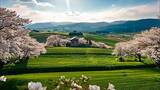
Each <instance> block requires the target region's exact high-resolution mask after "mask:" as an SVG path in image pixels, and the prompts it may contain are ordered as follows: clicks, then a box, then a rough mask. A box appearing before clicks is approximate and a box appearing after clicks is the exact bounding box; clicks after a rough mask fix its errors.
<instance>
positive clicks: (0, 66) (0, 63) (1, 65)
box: [0, 60, 4, 69]
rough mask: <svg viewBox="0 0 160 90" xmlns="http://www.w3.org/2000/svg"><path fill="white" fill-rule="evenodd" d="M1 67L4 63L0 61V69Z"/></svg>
mask: <svg viewBox="0 0 160 90" xmlns="http://www.w3.org/2000/svg"><path fill="white" fill-rule="evenodd" d="M3 66H4V62H2V61H1V60H0V69H2V68H3Z"/></svg>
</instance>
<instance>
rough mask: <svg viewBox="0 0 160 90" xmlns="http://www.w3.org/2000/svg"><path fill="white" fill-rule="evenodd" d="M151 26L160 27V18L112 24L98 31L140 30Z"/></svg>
mask: <svg viewBox="0 0 160 90" xmlns="http://www.w3.org/2000/svg"><path fill="white" fill-rule="evenodd" d="M151 27H160V20H159V19H141V20H135V21H125V22H123V23H117V24H111V25H108V26H104V27H101V28H98V29H97V32H98V33H123V32H140V31H143V30H146V29H150V28H151Z"/></svg>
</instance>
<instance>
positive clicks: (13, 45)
mask: <svg viewBox="0 0 160 90" xmlns="http://www.w3.org/2000/svg"><path fill="white" fill-rule="evenodd" d="M29 22H30V21H29V20H28V19H23V18H20V16H18V15H17V14H16V12H15V11H11V10H8V9H6V8H0V66H2V65H3V64H6V63H10V62H12V63H15V62H19V61H21V60H25V59H27V58H28V57H30V56H38V55H40V54H41V53H45V51H46V50H45V47H44V45H43V44H41V43H39V42H37V41H36V40H35V39H33V38H31V37H30V36H29V32H30V31H29V30H26V29H25V28H23V26H24V25H25V24H28V23H29Z"/></svg>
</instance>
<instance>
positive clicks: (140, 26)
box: [26, 19, 160, 33]
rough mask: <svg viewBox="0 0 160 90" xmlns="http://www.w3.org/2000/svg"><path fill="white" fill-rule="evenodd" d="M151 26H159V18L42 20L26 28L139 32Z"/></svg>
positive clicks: (66, 30)
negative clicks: (113, 20) (107, 20)
mask: <svg viewBox="0 0 160 90" xmlns="http://www.w3.org/2000/svg"><path fill="white" fill-rule="evenodd" d="M151 27H160V20H159V19H140V20H129V21H115V22H111V23H108V22H95V23H86V22H81V23H73V22H58V23H57V22H44V23H34V24H29V25H27V26H26V28H29V29H31V30H39V31H41V30H49V31H64V32H71V31H74V30H77V31H80V32H97V33H125V32H139V31H142V30H146V29H149V28H151Z"/></svg>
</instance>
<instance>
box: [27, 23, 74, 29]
mask: <svg viewBox="0 0 160 90" xmlns="http://www.w3.org/2000/svg"><path fill="white" fill-rule="evenodd" d="M67 24H72V23H71V22H43V23H32V24H28V25H27V26H26V28H29V29H31V30H42V29H54V28H55V27H57V26H60V25H67Z"/></svg>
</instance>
